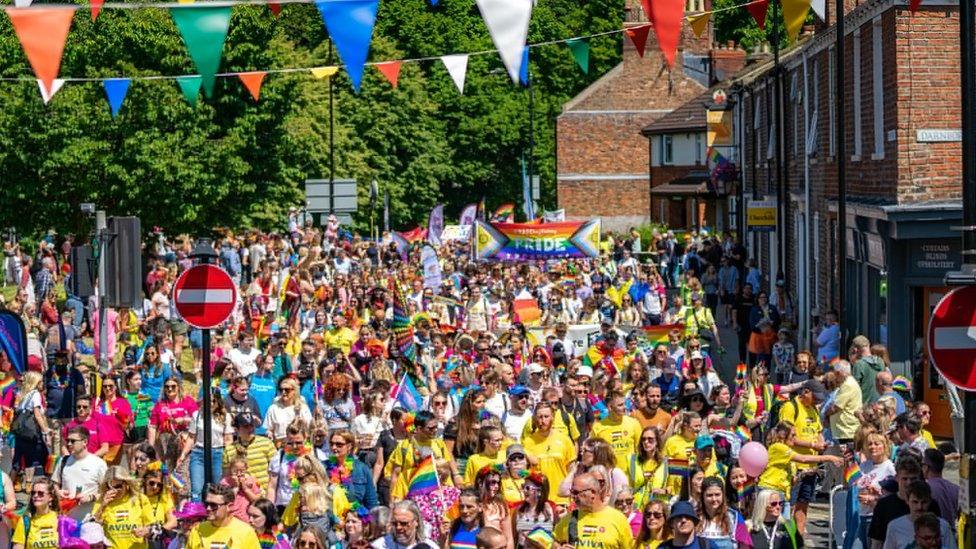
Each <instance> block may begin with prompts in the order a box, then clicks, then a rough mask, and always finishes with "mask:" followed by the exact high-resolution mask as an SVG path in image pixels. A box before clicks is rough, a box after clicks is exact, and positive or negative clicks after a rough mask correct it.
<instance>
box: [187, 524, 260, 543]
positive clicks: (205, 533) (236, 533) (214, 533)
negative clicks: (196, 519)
mask: <svg viewBox="0 0 976 549" xmlns="http://www.w3.org/2000/svg"><path fill="white" fill-rule="evenodd" d="M231 540H233V541H231ZM260 547H261V543H260V542H259V541H258V535H257V534H256V533H254V528H251V526H250V525H248V524H247V523H246V522H244V521H242V520H240V519H237V518H233V517H231V519H230V523H229V524H227V526H222V527H220V528H215V527H214V525H213V524H211V523H210V521H206V522H201V523H200V524H198V525H197V526H194V527H193V530H191V531H190V536H189V538H188V539H187V540H186V549H260Z"/></svg>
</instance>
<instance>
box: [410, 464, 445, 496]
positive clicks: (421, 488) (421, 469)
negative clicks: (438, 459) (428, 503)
mask: <svg viewBox="0 0 976 549" xmlns="http://www.w3.org/2000/svg"><path fill="white" fill-rule="evenodd" d="M438 484H439V483H438V481H437V468H436V467H434V456H427V457H425V458H424V459H422V460H421V461H420V463H418V464H417V466H416V468H415V469H414V472H413V476H412V477H410V487H409V488H408V490H407V496H408V497H410V496H420V495H423V494H426V493H429V492H433V491H434V490H436V489H437V486H438Z"/></svg>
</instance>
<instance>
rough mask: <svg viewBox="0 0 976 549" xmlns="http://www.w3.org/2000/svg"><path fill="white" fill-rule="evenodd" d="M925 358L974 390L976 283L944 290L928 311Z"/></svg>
mask: <svg viewBox="0 0 976 549" xmlns="http://www.w3.org/2000/svg"><path fill="white" fill-rule="evenodd" d="M928 347H929V358H930V359H931V360H932V365H933V366H935V367H936V369H938V370H939V373H941V374H942V375H943V376H944V377H945V378H946V379H948V380H949V381H951V382H952V383H954V384H955V385H957V386H958V387H959V388H961V389H966V390H967V391H976V286H962V287H960V288H956V289H954V290H952V291H951V292H949V293H948V294H946V296H945V297H943V298H942V300H941V301H939V304H938V305H936V307H935V309H934V310H933V311H932V318H931V320H930V321H929V333H928Z"/></svg>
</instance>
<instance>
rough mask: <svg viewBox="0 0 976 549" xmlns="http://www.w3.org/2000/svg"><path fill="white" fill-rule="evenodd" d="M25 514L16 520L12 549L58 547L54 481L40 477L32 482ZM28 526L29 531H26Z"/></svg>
mask: <svg viewBox="0 0 976 549" xmlns="http://www.w3.org/2000/svg"><path fill="white" fill-rule="evenodd" d="M27 495H28V497H29V500H28V502H27V512H26V513H25V514H24V516H22V517H20V518H19V519H17V524H16V526H15V528H14V535H13V536H12V537H11V539H10V541H11V542H12V543H13V546H12V547H13V549H26V548H33V547H58V546H59V545H60V543H59V542H60V540H59V534H58V530H59V529H58V512H57V510H58V509H59V508H60V504H59V503H58V489H57V486H55V485H54V481H52V480H51V479H49V478H47V477H40V478H37V479H35V480H34V481H33V484H32V485H31V488H30V492H28V494H27ZM27 524H30V531H29V532H28V531H27Z"/></svg>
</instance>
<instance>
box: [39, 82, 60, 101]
mask: <svg viewBox="0 0 976 549" xmlns="http://www.w3.org/2000/svg"><path fill="white" fill-rule="evenodd" d="M63 85H64V80H62V79H60V78H55V79H54V81H53V82H51V89H50V90H48V89H47V88H45V87H44V82H41V80H40V79H38V80H37V87H38V88H40V90H41V99H43V100H44V104H45V105H47V104H48V102H49V101H51V98H52V97H54V94H56V93H58V90H60V89H61V86H63Z"/></svg>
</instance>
